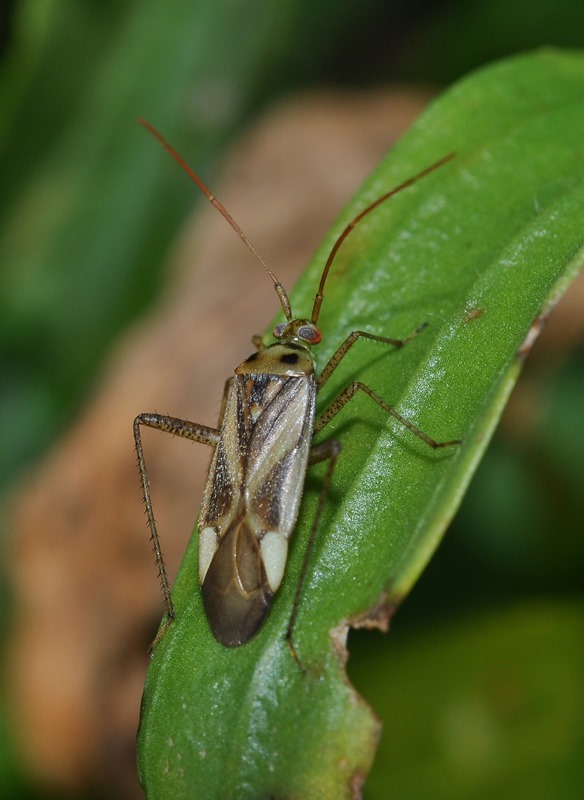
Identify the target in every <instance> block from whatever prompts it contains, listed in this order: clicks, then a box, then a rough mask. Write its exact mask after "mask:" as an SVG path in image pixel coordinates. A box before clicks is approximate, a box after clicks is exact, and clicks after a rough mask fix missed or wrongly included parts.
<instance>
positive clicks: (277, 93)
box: [0, 0, 584, 800]
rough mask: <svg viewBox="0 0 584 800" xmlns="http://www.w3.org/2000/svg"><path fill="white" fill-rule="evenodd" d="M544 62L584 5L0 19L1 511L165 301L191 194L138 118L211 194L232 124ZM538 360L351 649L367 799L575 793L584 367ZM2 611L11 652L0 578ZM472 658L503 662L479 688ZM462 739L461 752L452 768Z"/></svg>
mask: <svg viewBox="0 0 584 800" xmlns="http://www.w3.org/2000/svg"><path fill="white" fill-rule="evenodd" d="M543 45H553V46H563V47H583V46H584V5H583V4H582V3H581V2H577V0H554V2H551V0H542V2H540V3H538V4H532V3H527V2H526V1H525V0H518V1H517V2H511V3H510V2H508V1H507V2H503V0H489V1H487V0H450V2H441V1H440V0H436V1H435V2H428V1H427V0H426V2H424V1H423V0H419V1H415V0H409V2H408V0H402V1H401V2H397V1H395V2H391V1H388V0H385V2H383V1H382V0H361V2H358V3H357V2H355V0H337V2H336V3H335V4H334V5H332V4H331V3H330V2H328V0H311V2H306V0H258V2H256V3H253V4H251V3H244V2H237V0H226V1H225V2H222V3H217V2H213V1H212V0H199V2H193V1H192V0H191V1H189V0H169V1H168V2H166V3H160V2H158V1H157V0H141V2H136V0H115V2H114V0H44V2H38V0H20V2H19V1H18V0H12V2H5V3H4V4H3V5H2V7H1V9H0V48H1V52H0V56H1V61H0V163H1V170H0V174H1V175H2V184H1V186H2V191H1V192H0V231H1V234H0V453H1V456H2V457H1V459H0V490H1V491H2V492H3V493H4V494H5V493H6V491H7V489H8V487H9V486H10V485H11V484H12V483H13V482H14V480H15V479H16V478H17V477H18V474H19V473H20V472H21V471H22V470H23V469H24V468H25V467H27V466H29V465H31V464H33V463H34V461H35V460H36V459H38V458H39V456H40V455H41V454H42V453H43V452H44V451H45V450H46V449H47V448H48V446H49V445H50V444H51V442H52V441H54V439H55V437H56V436H57V435H58V434H59V432H60V431H62V430H63V428H64V426H65V425H66V424H67V421H68V420H69V419H70V418H71V416H72V415H73V414H74V413H75V412H76V411H77V410H78V409H79V408H80V407H81V405H82V404H83V401H84V398H86V396H87V393H88V392H89V389H90V386H91V380H92V376H93V375H94V374H95V370H96V368H97V367H98V366H99V364H100V362H101V360H102V359H103V357H104V355H105V353H106V352H107V350H108V347H109V346H110V345H111V343H112V342H113V341H114V339H115V337H116V335H117V334H118V332H119V331H120V330H122V329H123V328H124V327H126V326H127V325H128V323H129V322H130V321H131V320H132V319H134V318H136V317H137V315H139V314H140V312H141V311H142V310H144V309H145V308H146V307H147V306H148V305H149V304H150V303H151V302H152V301H153V300H154V298H155V297H156V294H157V292H158V290H159V288H160V283H161V275H160V268H161V265H162V264H163V260H164V254H165V251H166V249H167V247H168V245H169V243H170V242H171V241H172V238H173V236H174V235H175V232H176V231H177V229H178V227H179V226H180V224H181V222H182V221H183V219H184V217H185V215H186V214H187V212H188V211H189V210H190V208H191V206H192V202H193V192H192V189H191V187H190V186H189V185H188V182H186V181H184V182H178V181H177V182H176V183H173V185H172V190H171V188H170V187H169V186H167V185H165V180H167V179H168V177H167V176H168V174H169V172H168V170H166V169H164V163H165V162H164V158H163V157H161V158H160V159H159V160H156V159H153V158H152V157H151V153H152V142H151V141H150V139H149V138H148V137H147V136H145V135H142V134H141V133H140V132H139V131H138V133H137V132H136V125H135V122H134V120H135V118H136V117H137V116H145V117H147V118H149V119H151V120H152V121H154V122H155V123H156V125H157V126H158V127H159V128H160V129H161V130H163V131H168V132H171V133H172V140H173V143H174V144H175V145H176V147H177V148H178V149H179V150H180V151H181V152H183V153H185V154H188V159H189V161H190V162H191V163H193V164H195V165H197V166H198V167H199V166H200V165H204V170H203V176H204V178H209V179H211V178H212V169H213V164H214V163H217V162H218V160H219V159H220V157H221V154H222V152H223V151H224V150H225V148H226V146H227V145H228V144H229V142H230V141H232V140H233V139H234V138H235V137H236V136H237V134H238V131H240V130H241V129H242V126H244V125H245V124H246V123H247V122H249V121H250V120H251V119H252V118H253V117H254V115H256V114H257V113H258V112H259V111H261V110H262V109H263V108H266V107H267V106H269V105H270V104H271V103H272V102H273V101H274V100H276V99H277V98H279V97H281V96H283V95H285V94H286V93H289V92H291V91H296V90H300V89H303V88H309V87H314V86H351V87H370V86H373V85H387V84H391V83H402V84H403V83H411V84H422V85H425V86H427V85H433V86H436V87H440V86H446V85H448V84H450V83H451V82H453V81H454V80H456V79H457V78H458V77H459V76H462V75H463V74H465V73H466V72H468V71H469V70H471V69H473V68H475V67H477V66H480V65H481V64H484V63H486V62H488V61H491V60H494V59H497V58H500V57H503V56H505V55H509V54H513V53H516V52H518V51H521V50H526V49H531V48H534V47H540V46H543ZM144 163H148V164H149V169H148V170H145V169H144V168H143V165H144ZM165 176H166V177H165ZM161 198H164V202H161ZM534 361H535V364H534V366H533V367H531V369H530V376H531V387H532V389H534V387H535V389H536V391H535V390H534V391H532V393H531V397H532V401H533V402H534V403H535V408H533V409H532V411H531V412H530V419H531V420H532V422H531V423H530V424H529V425H527V426H526V425H522V424H520V425H518V426H516V425H515V424H514V422H513V420H514V418H513V417H510V418H509V420H508V424H506V425H504V426H503V428H502V430H501V431H500V433H499V434H498V435H497V437H496V439H495V441H494V442H493V444H492V446H491V448H490V450H489V452H488V453H487V456H486V458H485V460H484V462H483V464H482V465H481V467H480V469H479V472H478V473H477V475H476V477H475V479H474V481H473V484H472V486H471V489H470V491H469V493H468V496H467V498H466V499H465V501H464V503H463V507H462V509H461V511H460V513H459V515H458V517H457V519H456V521H455V522H454V524H453V526H452V528H451V530H450V532H449V534H448V536H447V537H446V539H445V542H444V543H443V545H442V546H441V548H440V550H439V551H438V554H437V555H436V557H435V558H434V559H433V561H432V562H431V564H430V566H429V568H428V569H427V571H426V572H425V574H424V575H423V577H422V579H421V581H420V582H419V584H418V585H417V587H416V589H415V591H414V593H413V594H412V596H411V598H409V599H408V602H407V603H405V605H404V607H403V608H402V609H401V611H400V613H399V615H398V616H397V618H396V621H395V623H394V627H393V630H392V634H391V636H390V637H385V638H384V637H381V636H379V635H376V634H367V635H364V634H361V633H360V634H355V635H353V640H352V641H353V644H354V652H355V655H354V656H352V658H351V663H350V673H351V675H352V676H353V677H354V679H355V681H356V682H357V685H358V686H359V687H361V688H362V690H363V691H364V693H365V695H366V697H367V698H368V699H369V700H370V701H371V702H372V704H373V706H374V708H376V709H377V710H378V711H379V713H380V714H381V715H382V716H383V718H384V720H385V726H386V733H385V735H384V739H383V742H382V751H381V753H380V758H379V759H378V765H377V766H376V768H375V772H374V773H373V775H372V778H371V782H370V784H369V789H368V792H367V795H366V796H367V797H370V798H383V797H390V796H393V795H395V796H400V797H402V798H404V800H405V799H406V798H426V797H430V796H431V797H434V798H437V797H441V798H442V797H444V798H451V797H457V798H458V797H460V798H475V797H476V798H479V797H485V798H486V797H492V796H493V794H494V793H495V792H496V793H497V796H498V797H499V798H523V797H530V798H534V797H542V798H544V797H554V798H577V797H581V796H582V791H583V790H582V786H584V758H583V757H582V756H584V680H583V679H582V676H584V636H583V635H582V633H583V628H584V613H583V610H584V598H583V597H582V577H581V576H582V565H583V563H584V537H583V536H582V533H583V529H584V501H583V492H582V482H583V477H584V425H583V424H582V408H583V398H584V348H583V347H582V343H581V342H580V344H579V345H577V346H576V347H574V346H572V347H570V348H568V349H566V350H565V351H564V352H562V351H560V352H558V353H557V357H556V363H555V364H550V362H549V360H548V361H544V362H542V361H540V362H538V361H537V359H535V360H534ZM538 363H539V364H540V367H539V369H538ZM542 363H543V366H541V364H542ZM3 522H4V525H3V526H2V527H3V529H4V528H5V527H6V525H5V514H3ZM2 570H3V572H4V573H6V571H7V565H6V563H5V558H2ZM1 600H2V605H1V609H2V610H1V611H0V620H1V624H2V631H3V632H5V631H6V629H7V625H8V621H9V608H10V606H9V598H8V593H7V589H6V581H5V580H3V581H2V588H1ZM479 652H480V653H482V654H483V657H482V658H481V657H479V655H478V653H479ZM484 653H496V654H498V655H497V657H496V658H495V659H494V661H493V662H492V663H491V662H489V668H491V667H492V669H491V671H490V672H489V671H488V670H486V666H485V661H484ZM454 665H456V668H455V669H453V667H454ZM405 686H407V687H408V690H407V691H406V689H405V688H404V687H405ZM410 700H411V702H410ZM477 720H478V723H477ZM467 730H468V735H466V733H464V732H466V731H467ZM460 731H462V732H463V736H462V738H463V739H464V740H465V741H466V742H467V743H468V748H467V750H466V751H464V752H458V751H457V750H456V747H455V746H454V745H453V746H452V747H449V742H451V740H452V741H454V740H457V741H459V740H460V736H458V737H457V736H456V733H457V732H458V733H460ZM0 736H1V739H0V795H1V796H2V797H14V798H19V797H39V798H40V797H45V796H47V794H46V793H43V791H42V789H41V788H39V787H34V788H33V787H32V785H30V784H29V782H28V780H27V777H26V775H24V774H23V771H22V769H20V768H19V766H18V763H17V761H16V757H15V755H14V753H13V749H12V747H11V744H10V742H11V737H10V733H9V729H8V723H7V721H6V720H5V718H4V716H2V718H1V719H0ZM449 737H450V738H449ZM397 753H399V760H398V757H397V755H396V754H397ZM461 776H463V777H464V780H463V778H462V777H461Z"/></svg>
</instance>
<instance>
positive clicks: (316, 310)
mask: <svg viewBox="0 0 584 800" xmlns="http://www.w3.org/2000/svg"><path fill="white" fill-rule="evenodd" d="M455 155H456V154H455V153H449V154H448V155H447V156H444V158H441V159H440V161H436V163H435V164H431V165H430V166H429V167H426V169H423V170H422V171H421V172H418V174H417V175H414V176H413V177H412V178H408V180H407V181H404V182H403V183H400V185H399V186H396V187H395V188H394V189H391V190H390V191H389V192H386V193H385V194H384V195H382V196H381V197H378V198H377V200H375V202H374V203H371V205H369V206H367V208H365V209H363V211H361V213H360V214H357V216H356V217H355V218H354V219H353V220H351V222H349V224H348V225H347V227H346V228H345V229H344V230H343V231H342V233H341V235H340V236H339V238H338V239H337V240H336V242H335V243H334V245H333V249H332V250H331V251H330V253H329V257H328V258H327V261H326V264H325V265H324V269H323V271H322V275H321V277H320V284H319V286H318V292H317V293H316V295H315V298H314V306H313V307H312V316H311V318H310V319H311V322H312V323H313V324H314V325H316V323H317V322H318V317H319V314H320V307H321V305H322V301H323V299H324V285H325V283H326V279H327V277H328V274H329V270H330V268H331V264H332V263H333V261H334V259H335V256H336V254H337V252H338V250H339V247H340V246H341V245H342V244H343V242H344V241H345V239H346V238H347V236H348V235H349V234H350V233H351V231H352V230H353V228H354V227H355V226H356V225H357V224H358V223H359V222H360V221H361V220H362V219H363V217H365V216H367V214H369V213H370V212H371V211H373V209H375V208H377V206H379V205H381V203H384V202H385V201H386V200H387V199H388V198H390V197H393V195H394V194H397V193H398V192H401V191H402V189H407V188H408V186H411V185H412V184H413V183H416V181H419V180H420V178H424V177H425V176H426V175H428V174H429V173H430V172H434V170H435V169H438V167H441V166H442V165H443V164H446V162H447V161H451V160H452V159H453V158H454V156H455Z"/></svg>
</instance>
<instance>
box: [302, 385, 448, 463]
mask: <svg viewBox="0 0 584 800" xmlns="http://www.w3.org/2000/svg"><path fill="white" fill-rule="evenodd" d="M359 391H361V392H365V394H366V395H368V396H369V397H370V398H371V399H372V400H373V401H374V402H375V403H377V405H378V406H379V407H380V408H382V409H383V410H384V411H385V412H386V413H387V414H390V415H391V416H392V417H394V418H395V419H397V421H398V422H400V423H401V424H402V425H403V426H404V427H405V428H407V429H408V430H409V431H411V432H412V433H413V434H414V435H415V436H417V437H418V439H421V440H422V441H423V442H425V443H426V444H427V445H429V446H430V447H433V448H434V449H437V448H439V447H452V446H453V445H456V444H462V439H451V440H450V441H448V442H437V441H436V440H435V439H432V437H431V436H428V434H427V433H424V431H423V430H420V428H418V427H417V426H416V425H414V424H413V422H410V421H409V420H408V419H406V418H405V417H402V415H401V414H400V413H399V411H396V410H395V408H393V406H390V405H388V404H387V403H386V402H385V400H383V399H382V398H381V397H380V396H379V395H378V394H376V393H375V392H374V391H373V389H371V388H370V387H369V386H367V384H365V383H361V381H353V383H350V384H349V385H348V386H346V387H345V388H344V389H343V391H342V392H341V393H340V394H339V395H337V396H336V397H335V399H334V400H333V401H332V403H331V404H330V405H329V406H328V407H327V408H325V410H324V411H323V412H322V414H321V415H320V416H319V417H317V419H316V420H315V422H314V432H315V433H318V431H321V430H322V429H323V428H324V427H325V426H326V425H328V424H329V422H330V421H331V420H332V419H333V417H336V415H337V414H338V413H339V411H340V410H341V409H342V408H343V407H344V406H345V405H346V404H347V403H348V402H349V400H350V399H351V398H352V397H353V396H354V395H355V394H356V393H357V392H359Z"/></svg>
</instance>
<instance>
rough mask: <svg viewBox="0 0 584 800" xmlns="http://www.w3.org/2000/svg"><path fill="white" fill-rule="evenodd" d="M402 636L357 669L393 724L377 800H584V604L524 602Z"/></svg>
mask: <svg viewBox="0 0 584 800" xmlns="http://www.w3.org/2000/svg"><path fill="white" fill-rule="evenodd" d="M369 638H370V639H372V638H373V637H369ZM396 639H397V640H398V642H399V643H398V644H397V647H393V648H391V649H390V648H385V647H383V646H379V645H380V643H379V642H376V643H374V646H373V647H371V648H369V647H368V648H367V649H368V650H369V652H370V653H371V655H373V654H374V655H375V660H373V659H370V660H369V661H366V660H364V659H363V660H361V662H360V664H359V666H358V667H356V668H354V667H353V664H352V663H351V668H350V669H349V672H350V674H351V677H352V678H353V679H354V680H355V682H356V684H357V685H358V686H363V687H365V691H366V695H367V698H368V699H369V700H370V701H372V702H373V703H374V704H375V708H376V709H377V710H378V711H379V712H380V713H381V714H382V715H384V716H386V718H387V719H388V720H391V723H390V724H388V725H387V728H386V729H385V730H384V732H383V736H382V739H381V742H380V746H379V753H378V759H377V762H376V764H375V766H374V767H373V770H372V772H371V776H370V779H369V781H368V782H367V789H366V793H365V794H366V797H367V800H385V798H387V797H399V798H407V800H427V798H429V797H431V798H433V800H491V798H493V797H497V798H498V800H515V799H517V800H522V799H523V798H526V797H529V799H530V800H548V798H552V797H554V798H570V797H574V798H575V797H578V796H579V795H580V794H581V791H582V777H583V764H582V742H583V740H584V714H583V713H582V712H583V710H584V685H583V682H582V675H583V674H584V606H583V605H582V603H574V602H572V603H569V604H568V603H565V602H561V603H558V602H551V603H550V602H549V601H541V600H540V601H536V602H530V603H525V602H524V603H522V604H521V605H519V606H517V607H512V608H510V609H499V610H498V611H497V613H496V614H489V615H485V614H476V615H474V616H472V617H470V618H468V619H465V620H464V621H462V622H461V621H458V622H456V623H455V624H453V623H452V622H448V621H447V622H442V623H438V626H436V624H434V625H433V626H432V629H430V628H428V629H427V630H426V631H425V632H422V633H421V634H420V633H418V635H417V636H416V637H415V639H413V640H412V639H411V638H409V639H408V637H407V636H402V637H401V640H400V637H399V636H397V637H396ZM453 664H455V665H456V668H455V669H453ZM381 676H382V677H381Z"/></svg>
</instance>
